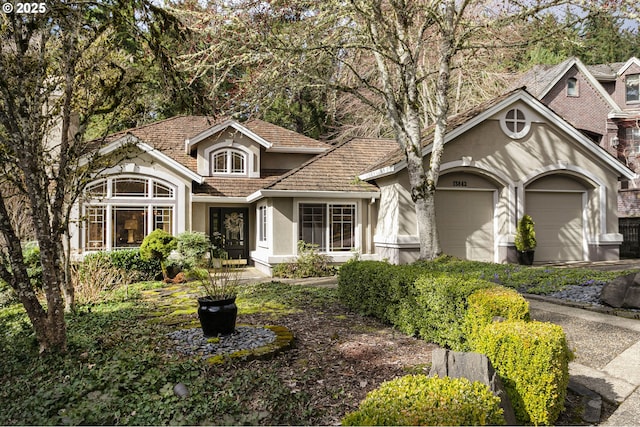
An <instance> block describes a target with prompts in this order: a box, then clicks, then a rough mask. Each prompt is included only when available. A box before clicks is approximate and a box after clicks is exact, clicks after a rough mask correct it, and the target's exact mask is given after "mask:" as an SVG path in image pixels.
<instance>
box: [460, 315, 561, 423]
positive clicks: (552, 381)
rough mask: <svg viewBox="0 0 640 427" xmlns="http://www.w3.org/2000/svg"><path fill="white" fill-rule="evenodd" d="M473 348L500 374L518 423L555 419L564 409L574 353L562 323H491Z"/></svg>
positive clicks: (553, 420)
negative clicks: (560, 324) (559, 324)
mask: <svg viewBox="0 0 640 427" xmlns="http://www.w3.org/2000/svg"><path fill="white" fill-rule="evenodd" d="M473 350H474V351H477V352H479V353H483V354H486V355H487V357H488V358H489V360H490V361H491V364H492V365H493V367H494V368H495V369H496V371H497V372H498V374H499V375H500V377H501V379H502V381H503V383H504V385H505V388H506V390H507V394H508V395H509V398H510V400H511V403H512V405H513V409H514V411H515V414H516V418H517V420H518V422H519V423H533V424H536V425H538V424H546V425H550V424H553V423H554V422H555V420H556V419H557V418H558V415H559V414H560V412H561V411H562V410H563V409H564V401H565V396H566V392H567V385H568V383H569V361H570V360H571V357H572V354H571V351H570V350H569V348H568V347H567V341H566V337H565V334H564V331H563V330H562V328H561V327H560V326H557V325H553V324H551V323H542V322H522V321H513V322H501V323H492V324H491V325H489V326H487V327H486V328H484V329H483V330H482V336H481V337H480V339H478V340H477V342H476V343H475V347H474V348H473Z"/></svg>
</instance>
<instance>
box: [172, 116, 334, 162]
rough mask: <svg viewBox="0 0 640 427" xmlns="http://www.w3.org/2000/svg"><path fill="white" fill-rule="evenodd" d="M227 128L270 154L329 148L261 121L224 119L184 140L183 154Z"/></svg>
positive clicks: (316, 151)
mask: <svg viewBox="0 0 640 427" xmlns="http://www.w3.org/2000/svg"><path fill="white" fill-rule="evenodd" d="M229 128H232V129H235V130H236V131H238V132H240V133H241V134H243V135H244V136H246V137H247V138H249V139H251V140H253V141H255V142H256V143H258V144H259V145H261V146H262V147H264V148H265V149H266V150H267V151H272V152H283V153H311V154H318V153H322V152H324V151H326V150H327V149H328V148H329V147H330V145H329V144H326V143H324V142H320V141H317V140H315V139H312V138H309V137H306V136H304V135H301V134H299V133H297V132H294V131H291V130H289V129H285V128H283V127H281V126H277V125H274V124H272V123H268V122H265V121H263V120H259V119H251V120H248V121H246V122H244V123H239V122H237V121H236V120H233V119H226V120H224V121H222V122H219V123H217V124H215V125H214V126H212V127H210V128H209V129H206V130H204V131H203V132H200V133H199V134H197V135H194V136H192V137H190V138H187V139H185V143H184V144H185V152H186V153H190V152H191V151H193V150H194V149H195V147H196V146H197V145H198V144H199V143H200V142H202V141H204V140H205V139H207V138H209V137H210V136H213V135H215V134H217V133H220V132H222V131H224V130H226V129H229Z"/></svg>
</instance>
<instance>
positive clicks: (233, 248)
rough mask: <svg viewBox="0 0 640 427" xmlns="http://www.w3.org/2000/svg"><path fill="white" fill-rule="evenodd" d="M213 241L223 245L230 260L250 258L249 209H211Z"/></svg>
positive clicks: (210, 219)
mask: <svg viewBox="0 0 640 427" xmlns="http://www.w3.org/2000/svg"><path fill="white" fill-rule="evenodd" d="M209 221H210V222H209V224H210V238H211V241H212V242H214V244H215V243H216V242H218V243H220V242H221V243H222V247H223V249H224V250H225V251H227V254H229V259H248V258H249V209H248V208H210V209H209Z"/></svg>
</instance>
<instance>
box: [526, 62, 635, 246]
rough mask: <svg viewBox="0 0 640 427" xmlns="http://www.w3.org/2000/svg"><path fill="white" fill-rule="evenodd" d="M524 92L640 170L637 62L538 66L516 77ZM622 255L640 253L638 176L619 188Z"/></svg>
mask: <svg viewBox="0 0 640 427" xmlns="http://www.w3.org/2000/svg"><path fill="white" fill-rule="evenodd" d="M519 86H526V87H527V90H528V91H529V92H530V93H531V94H533V95H534V96H535V97H536V98H538V99H540V100H541V101H542V102H543V103H544V104H545V105H547V106H549V107H550V108H551V109H552V110H554V111H555V112H556V113H558V114H559V115H560V116H562V117H563V118H564V119H565V120H567V121H568V122H569V123H571V124H572V125H573V126H575V127H576V128H577V129H579V130H580V131H582V132H583V133H584V134H585V135H587V136H589V137H590V138H591V139H592V140H593V141H595V142H597V143H598V144H600V145H601V146H602V147H603V148H605V149H606V150H607V151H609V152H610V153H611V154H613V155H614V156H616V157H617V158H618V159H619V160H620V161H621V162H623V163H624V164H625V165H627V166H628V167H629V168H631V169H632V170H634V171H635V172H640V60H639V59H638V58H631V59H629V60H628V61H626V62H619V63H613V64H600V65H584V64H583V63H582V62H581V61H580V60H579V59H577V58H570V59H568V60H566V61H564V62H562V63H561V64H558V65H555V66H544V65H539V66H536V67H534V68H532V69H531V70H530V71H528V72H527V73H525V74H524V75H523V76H521V77H520V78H518V81H517V82H516V83H515V85H514V87H519ZM618 215H619V216H620V228H621V230H622V231H623V234H624V238H625V244H624V245H623V249H622V252H623V255H625V256H635V257H640V235H639V234H638V233H639V232H640V179H639V178H636V179H633V180H629V181H623V182H622V183H621V185H620V187H619V194H618Z"/></svg>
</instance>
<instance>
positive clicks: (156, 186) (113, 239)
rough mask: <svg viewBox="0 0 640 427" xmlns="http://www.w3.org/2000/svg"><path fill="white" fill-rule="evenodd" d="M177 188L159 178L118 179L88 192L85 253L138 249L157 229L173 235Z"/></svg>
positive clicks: (133, 177) (85, 213)
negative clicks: (148, 235)
mask: <svg viewBox="0 0 640 427" xmlns="http://www.w3.org/2000/svg"><path fill="white" fill-rule="evenodd" d="M175 191H176V190H175V188H174V187H173V186H172V185H171V184H169V183H166V182H164V181H160V180H159V179H156V178H148V177H143V176H118V177H111V178H106V179H102V180H99V181H97V182H96V183H93V184H91V185H89V186H87V189H86V190H85V200H86V203H85V204H84V218H85V221H86V222H85V229H84V231H85V238H84V248H85V250H110V249H119V248H128V247H138V246H140V244H141V243H142V240H143V239H144V237H145V236H146V235H147V234H149V233H150V232H151V231H153V230H155V229H158V228H159V229H162V230H164V231H166V232H168V233H171V234H173V233H174V223H175V211H176V197H175V194H176V193H175Z"/></svg>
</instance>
